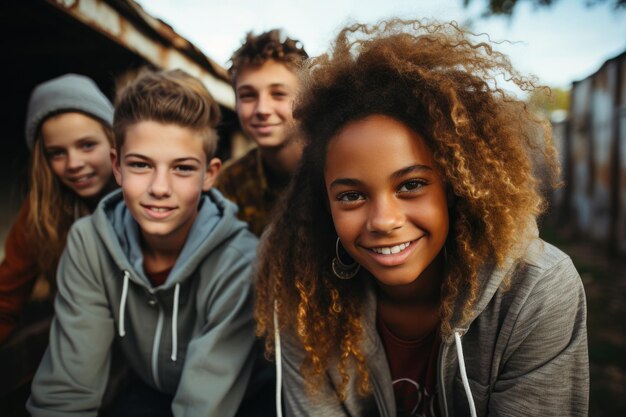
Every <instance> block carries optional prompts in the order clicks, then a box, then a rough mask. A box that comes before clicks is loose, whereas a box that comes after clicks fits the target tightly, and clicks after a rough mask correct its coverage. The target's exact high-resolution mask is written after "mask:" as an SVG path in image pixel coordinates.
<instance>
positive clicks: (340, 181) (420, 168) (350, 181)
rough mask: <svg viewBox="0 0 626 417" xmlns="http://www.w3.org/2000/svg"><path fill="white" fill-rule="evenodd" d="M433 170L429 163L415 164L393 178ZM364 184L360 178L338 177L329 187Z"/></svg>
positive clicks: (402, 169) (393, 175)
mask: <svg viewBox="0 0 626 417" xmlns="http://www.w3.org/2000/svg"><path fill="white" fill-rule="evenodd" d="M432 170H433V169H432V168H431V167H429V166H428V165H422V164H415V165H411V166H408V167H406V168H401V169H399V170H397V171H396V172H394V173H393V174H391V178H392V179H397V178H402V177H404V176H406V175H409V174H412V173H414V172H424V171H432ZM362 184H363V182H362V181H360V180H357V179H356V178H337V179H336V180H334V181H333V182H331V183H330V186H329V188H333V187H335V186H339V185H346V186H357V185H362Z"/></svg>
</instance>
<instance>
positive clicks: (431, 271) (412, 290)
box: [376, 254, 445, 308]
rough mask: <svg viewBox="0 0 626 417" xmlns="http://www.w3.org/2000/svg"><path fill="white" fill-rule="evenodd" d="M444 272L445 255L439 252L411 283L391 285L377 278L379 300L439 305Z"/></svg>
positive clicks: (398, 304)
mask: <svg viewBox="0 0 626 417" xmlns="http://www.w3.org/2000/svg"><path fill="white" fill-rule="evenodd" d="M444 273H445V263H444V259H443V255H442V254H439V255H438V256H437V257H436V258H435V259H434V260H433V261H432V262H431V263H430V265H428V267H427V268H426V269H425V270H424V272H422V273H421V274H420V275H419V276H418V277H417V278H416V279H415V280H414V281H413V282H411V283H410V284H406V285H399V286H390V285H385V284H382V283H380V282H379V281H377V280H376V283H377V290H378V299H379V302H382V303H388V304H393V305H396V306H413V307H425V308H429V307H438V306H439V303H440V301H441V284H442V282H443V277H444Z"/></svg>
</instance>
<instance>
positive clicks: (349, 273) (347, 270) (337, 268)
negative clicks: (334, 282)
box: [331, 238, 361, 280]
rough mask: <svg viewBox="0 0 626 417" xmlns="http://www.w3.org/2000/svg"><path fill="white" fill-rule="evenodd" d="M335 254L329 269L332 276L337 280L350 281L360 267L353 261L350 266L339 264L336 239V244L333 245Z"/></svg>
mask: <svg viewBox="0 0 626 417" xmlns="http://www.w3.org/2000/svg"><path fill="white" fill-rule="evenodd" d="M335 254H336V255H337V256H336V257H335V258H333V261H332V262H331V267H332V269H333V274H335V276H336V277H337V278H339V279H344V280H348V279H352V278H354V276H355V275H356V274H357V273H358V272H359V269H361V265H359V263H358V262H356V261H354V262H353V263H351V264H349V265H348V264H344V263H343V262H341V257H340V256H339V238H337V243H335Z"/></svg>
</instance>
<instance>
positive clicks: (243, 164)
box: [217, 148, 258, 184]
mask: <svg viewBox="0 0 626 417" xmlns="http://www.w3.org/2000/svg"><path fill="white" fill-rule="evenodd" d="M257 154H258V149H257V148H253V149H251V150H250V151H248V153H246V154H245V155H244V156H242V157H241V158H238V159H231V160H230V161H228V162H227V163H226V164H224V167H223V168H222V170H221V172H220V174H219V176H218V177H217V183H218V184H219V183H220V182H224V181H227V180H229V179H232V178H237V177H240V176H241V175H246V174H250V173H255V172H256V165H257V161H258V155H257Z"/></svg>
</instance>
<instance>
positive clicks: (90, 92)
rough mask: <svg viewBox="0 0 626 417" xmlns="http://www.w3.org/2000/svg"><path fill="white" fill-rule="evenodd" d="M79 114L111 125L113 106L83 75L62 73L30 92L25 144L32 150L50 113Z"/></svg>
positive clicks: (93, 83) (89, 79)
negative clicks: (66, 112) (74, 112)
mask: <svg viewBox="0 0 626 417" xmlns="http://www.w3.org/2000/svg"><path fill="white" fill-rule="evenodd" d="M64 111H78V112H81V113H85V114H87V115H90V116H93V117H95V118H96V119H98V120H101V121H102V122H104V123H105V124H107V125H109V126H111V125H112V124H113V106H112V105H111V102H110V101H109V99H108V98H106V96H105V95H104V94H102V92H101V91H100V90H99V89H98V86H97V85H96V83H95V82H94V81H93V80H92V79H91V78H88V77H85V76H84V75H77V74H65V75H62V76H60V77H58V78H54V79H52V80H49V81H46V82H44V83H41V84H39V85H38V86H37V87H35V89H34V90H33V92H32V94H31V95H30V100H29V102H28V111H27V115H26V145H28V149H30V150H31V151H32V150H33V144H34V143H35V136H36V135H37V131H38V130H39V127H40V126H41V123H43V121H44V120H45V119H46V118H47V117H48V116H49V115H51V114H53V113H55V114H56V113H59V112H64Z"/></svg>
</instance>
